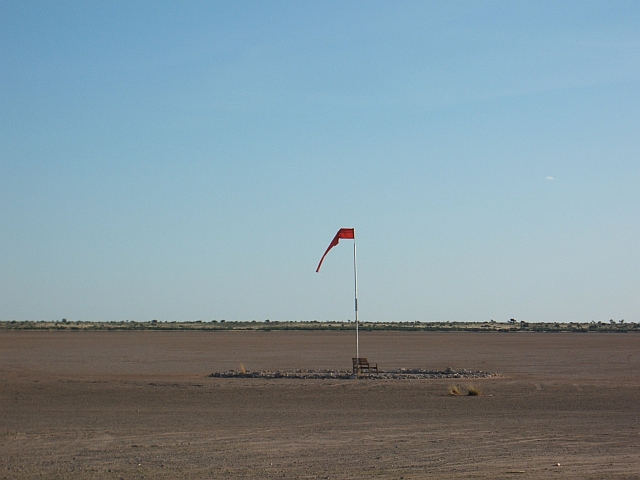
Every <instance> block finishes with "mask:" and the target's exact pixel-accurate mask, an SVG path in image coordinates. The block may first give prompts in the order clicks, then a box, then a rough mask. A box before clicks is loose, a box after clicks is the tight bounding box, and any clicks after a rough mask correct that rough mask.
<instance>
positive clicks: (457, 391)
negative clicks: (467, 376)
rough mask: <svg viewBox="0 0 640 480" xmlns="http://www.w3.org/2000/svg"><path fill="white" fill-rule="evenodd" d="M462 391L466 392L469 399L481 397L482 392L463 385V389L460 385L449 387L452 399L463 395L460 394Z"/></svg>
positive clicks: (471, 386)
mask: <svg viewBox="0 0 640 480" xmlns="http://www.w3.org/2000/svg"><path fill="white" fill-rule="evenodd" d="M464 390H466V392H467V393H466V395H467V396H469V397H476V396H478V395H482V392H480V390H479V389H477V388H476V387H474V386H473V385H465V386H464V387H462V386H460V385H451V386H450V387H449V395H453V396H454V397H458V396H460V395H465V394H464V393H462V392H463V391H464Z"/></svg>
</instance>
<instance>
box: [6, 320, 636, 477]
mask: <svg viewBox="0 0 640 480" xmlns="http://www.w3.org/2000/svg"><path fill="white" fill-rule="evenodd" d="M354 349H355V348H354V338H353V334H351V333H349V332H276V331H272V332H145V331H139V332H29V331H3V332H0V479H1V478H11V479H14V478H16V479H18V478H99V479H103V478H104V479H106V478H113V479H119V478H123V479H131V478H335V479H345V478H369V477H376V478H404V479H412V478H594V479H595V478H598V479H600V478H602V479H604V478H640V335H638V334H632V333H629V334H612V333H610V334H597V333H589V334H577V333H573V334H572V333H564V334H543V333H505V334H502V333H405V332H402V333H399V332H364V333H363V334H362V335H361V354H362V355H363V356H367V357H368V358H369V359H370V360H371V361H374V362H377V363H378V364H379V366H380V368H382V369H393V368H402V367H405V368H428V369H446V368H447V367H451V368H456V369H462V368H466V369H470V370H484V371H496V372H500V373H501V374H502V377H499V378H489V379H477V380H476V379H474V380H473V381H471V382H470V381H465V380H461V381H460V382H459V383H461V384H462V385H463V386H464V384H465V383H472V384H473V386H474V387H476V388H479V389H480V390H481V391H482V395H481V396H477V397H467V396H460V397H454V396H450V395H447V392H448V390H449V388H450V387H451V386H452V385H453V384H455V383H456V382H455V381H452V380H413V381H409V380H294V379H273V380H263V379H223V378H209V377H208V376H207V375H208V374H210V373H212V372H214V371H226V370H230V369H236V370H237V369H239V368H240V364H241V363H243V364H244V365H245V366H246V368H248V369H251V370H276V369H280V370H282V369H296V368H304V369H325V368H326V369H346V368H350V364H351V357H352V356H353V353H354V352H352V350H354Z"/></svg>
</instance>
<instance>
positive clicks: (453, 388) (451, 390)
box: [449, 385, 462, 396]
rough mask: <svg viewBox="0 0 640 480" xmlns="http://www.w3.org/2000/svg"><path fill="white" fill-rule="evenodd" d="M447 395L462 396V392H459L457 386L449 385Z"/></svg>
mask: <svg viewBox="0 0 640 480" xmlns="http://www.w3.org/2000/svg"><path fill="white" fill-rule="evenodd" d="M449 395H454V396H457V395H462V392H461V391H460V386H458V385H451V386H450V387H449Z"/></svg>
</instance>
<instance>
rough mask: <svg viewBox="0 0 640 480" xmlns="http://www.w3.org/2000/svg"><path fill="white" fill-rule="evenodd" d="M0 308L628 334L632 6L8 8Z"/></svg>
mask: <svg viewBox="0 0 640 480" xmlns="http://www.w3.org/2000/svg"><path fill="white" fill-rule="evenodd" d="M0 109H1V111H2V115H0V245H1V247H0V319H3V320H12V319H16V320H26V319H31V320H52V319H61V318H67V319H70V320H127V319H129V320H151V319H154V318H155V319H158V320H212V319H227V320H264V319H267V318H269V319H271V320H313V319H317V320H346V319H353V291H352V288H353V287H352V284H353V277H352V263H351V262H352V242H349V241H343V242H341V243H340V245H339V246H338V247H336V248H334V249H333V250H332V251H331V253H330V254H329V255H328V256H327V258H326V260H325V262H324V265H323V268H322V271H321V273H318V274H316V273H315V267H316V265H317V262H318V260H319V259H320V256H321V255H322V253H323V252H324V250H325V248H326V247H327V245H328V244H329V242H330V241H331V239H332V238H333V236H334V235H335V233H336V231H337V230H338V229H339V228H341V227H354V228H355V229H356V235H357V241H358V274H359V298H360V318H361V320H367V321H411V320H419V321H487V320H489V319H495V320H497V321H506V320H508V319H510V318H516V319H518V320H525V321H531V322H536V321H566V322H569V321H591V320H595V321H608V320H609V319H610V318H613V319H616V320H620V319H625V320H626V321H636V322H637V321H640V247H639V245H640V193H639V188H638V187H639V186H640V135H639V134H638V132H640V3H638V2H633V1H631V2H615V1H614V2H610V1H606V2H588V1H577V2H570V1H566V2H555V1H554V2H542V1H535V2H506V1H504V2H503V1H495V2H493V1H491V2H471V1H469V2H439V3H437V2H400V3H398V2H315V3H311V2H235V1H233V2H231V1H230V2H102V3H97V2H17V1H15V2H14V1H6V2H2V4H0Z"/></svg>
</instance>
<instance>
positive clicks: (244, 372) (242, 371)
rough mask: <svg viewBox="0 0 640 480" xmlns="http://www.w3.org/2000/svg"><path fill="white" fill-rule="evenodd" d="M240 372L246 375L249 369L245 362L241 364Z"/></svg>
mask: <svg viewBox="0 0 640 480" xmlns="http://www.w3.org/2000/svg"><path fill="white" fill-rule="evenodd" d="M240 373H241V374H242V375H246V374H247V369H246V368H244V364H243V363H241V364H240Z"/></svg>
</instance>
